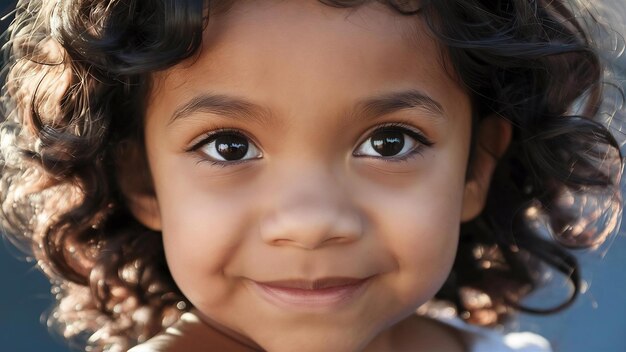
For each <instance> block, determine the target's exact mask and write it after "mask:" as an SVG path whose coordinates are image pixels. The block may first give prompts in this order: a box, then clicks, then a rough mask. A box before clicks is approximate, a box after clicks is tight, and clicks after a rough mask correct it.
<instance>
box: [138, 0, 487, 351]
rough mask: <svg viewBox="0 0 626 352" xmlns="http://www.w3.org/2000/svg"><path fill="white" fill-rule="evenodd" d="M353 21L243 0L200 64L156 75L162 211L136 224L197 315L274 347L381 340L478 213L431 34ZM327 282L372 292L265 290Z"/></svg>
mask: <svg viewBox="0 0 626 352" xmlns="http://www.w3.org/2000/svg"><path fill="white" fill-rule="evenodd" d="M351 11H354V9H351V10H339V9H335V8H331V7H327V6H324V5H322V4H319V3H317V2H316V1H307V2H303V1H297V2H296V1H293V2H292V1H282V2H257V1H254V2H243V3H241V2H240V3H238V4H236V5H235V7H234V8H233V9H232V10H231V12H230V13H229V14H228V15H219V16H212V17H211V20H210V24H209V26H208V28H207V31H206V33H205V37H204V43H203V50H202V52H201V54H200V55H199V57H197V59H196V58H194V59H192V60H189V61H187V62H185V63H183V64H180V65H178V66H176V67H174V68H173V69H170V70H168V71H166V72H162V73H159V74H156V75H155V77H154V79H155V84H154V88H153V91H152V94H151V97H150V101H149V106H148V109H147V119H146V125H145V135H146V143H147V153H148V158H149V165H150V169H151V173H152V176H153V178H154V185H155V189H156V196H157V197H156V199H157V202H158V212H157V211H156V210H155V211H154V212H150V211H149V210H148V211H147V212H146V211H145V210H144V211H143V212H142V211H139V210H138V211H136V213H137V214H139V215H138V217H139V218H140V219H141V220H142V221H143V222H144V223H146V224H148V225H149V226H151V227H153V228H157V229H161V230H162V232H163V239H164V246H165V252H166V256H167V261H168V265H169V268H170V270H171V272H172V275H173V277H174V279H175V281H176V283H177V284H178V285H179V287H180V289H181V290H182V292H183V293H184V294H185V296H186V297H187V298H188V299H189V300H190V301H191V303H192V304H193V305H194V306H195V307H196V308H197V309H198V310H199V312H200V313H202V316H203V318H204V319H205V320H206V321H207V322H208V323H210V324H213V325H215V326H217V327H219V328H220V329H222V330H223V331H227V332H228V333H230V334H232V335H236V336H239V337H241V338H242V339H249V340H252V341H254V342H256V343H257V344H259V345H260V346H262V347H263V348H265V349H268V350H276V351H278V350H307V349H309V350H336V351H338V350H354V349H357V348H362V347H364V346H365V344H367V343H368V342H369V341H371V340H372V339H373V338H374V337H376V336H377V335H379V334H380V336H384V334H381V332H384V331H386V329H387V328H388V327H389V326H391V325H392V324H393V323H395V322H397V321H399V320H400V319H402V318H404V317H406V316H408V315H409V314H411V313H412V312H413V311H414V310H415V309H416V307H418V306H419V305H421V304H422V303H424V302H425V301H427V300H428V299H430V298H431V297H432V296H433V295H434V294H435V293H436V291H437V290H438V289H439V288H440V286H441V285H442V283H443V281H444V280H445V278H446V277H447V275H448V273H449V270H450V268H451V265H452V263H453V260H454V257H455V252H456V247H457V240H458V235H459V224H460V223H461V222H462V221H463V220H464V218H467V217H470V216H471V214H470V215H468V214H469V211H468V210H467V209H468V208H472V207H475V204H474V203H476V202H478V200H476V199H475V198H478V197H475V196H474V195H473V194H470V195H469V196H468V195H464V194H467V192H466V188H467V187H466V185H467V184H468V183H467V182H466V169H467V161H468V153H469V149H470V148H469V145H470V125H471V117H470V101H469V98H468V96H467V94H466V93H465V92H464V91H463V90H462V89H461V88H460V87H459V86H458V84H457V83H456V82H455V81H454V80H452V79H451V78H450V77H449V76H448V75H447V74H446V73H445V71H444V69H443V64H442V63H441V62H440V58H441V56H440V50H439V48H438V47H437V46H436V44H435V42H434V41H433V39H432V38H431V37H429V36H428V35H427V34H426V32H425V29H424V24H423V21H422V20H421V19H420V18H419V17H415V16H412V17H402V16H400V15H397V14H395V13H393V12H392V11H391V10H388V9H386V8H384V7H383V6H381V5H379V4H372V5H367V6H364V7H361V8H359V9H357V10H356V11H355V12H354V13H352V12H351ZM381 126H382V127H385V126H386V127H385V128H383V129H382V130H380V127H381ZM218 129H225V130H227V132H224V131H222V132H220V133H222V134H221V135H220V137H219V138H217V139H215V138H213V140H212V139H211V138H209V139H208V141H206V143H204V144H202V141H203V140H206V138H207V134H211V133H213V132H215V131H216V130H218ZM377 130H378V131H377ZM228 131H231V132H230V134H229V132H228ZM232 131H236V133H235V134H233V133H232ZM402 143H404V145H402ZM246 146H247V150H246ZM219 158H222V160H223V159H224V158H227V160H233V161H230V162H229V163H228V164H219V165H214V164H212V162H211V160H219ZM237 160H239V162H238V161H237ZM241 160H245V161H243V162H241ZM146 204H147V203H146ZM148 208H149V206H148ZM155 209H156V208H155ZM474 215H475V214H474ZM329 277H340V278H354V279H364V278H367V280H365V281H363V282H360V283H358V284H352V285H348V286H343V288H342V287H339V288H337V287H335V289H326V290H314V291H309V294H308V295H307V294H304V293H303V291H298V290H288V289H276V290H274V291H271V290H270V291H269V293H268V291H264V288H263V287H265V288H268V286H263V285H259V284H260V283H263V282H265V283H267V282H272V281H282V280H303V281H304V282H305V283H310V282H312V281H315V280H318V279H323V278H329ZM331 283H332V282H331ZM342 283H343V284H345V283H346V282H342V281H338V282H335V283H334V285H335V286H336V285H339V284H342ZM288 285H289V284H285V283H279V284H277V286H288ZM272 292H273V294H272Z"/></svg>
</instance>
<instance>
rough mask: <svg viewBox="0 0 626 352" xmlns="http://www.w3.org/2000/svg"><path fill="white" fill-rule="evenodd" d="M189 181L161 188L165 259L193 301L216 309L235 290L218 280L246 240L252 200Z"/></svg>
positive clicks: (239, 193)
mask: <svg viewBox="0 0 626 352" xmlns="http://www.w3.org/2000/svg"><path fill="white" fill-rule="evenodd" d="M169 180H170V181H171V179H169ZM191 180H193V178H186V179H185V182H181V183H175V182H169V181H168V183H167V184H168V185H169V184H172V183H173V184H177V186H176V187H168V186H167V185H165V184H164V185H162V186H163V187H158V189H159V194H158V196H159V201H160V204H161V220H162V226H163V228H162V232H163V241H164V248H165V254H166V258H167V263H168V266H169V268H170V271H171V273H172V276H173V277H174V280H175V281H176V283H177V284H178V286H179V287H180V289H181V290H182V291H183V293H184V294H185V295H186V296H187V297H188V298H189V299H191V300H192V301H194V300H196V298H198V299H201V300H202V301H204V302H205V303H208V304H217V303H219V302H220V301H221V300H223V299H225V298H226V297H228V295H229V293H230V292H231V290H232V287H230V286H229V285H228V282H225V281H223V280H220V277H221V275H222V273H223V270H224V268H225V267H226V266H227V264H228V263H229V260H230V258H231V257H232V256H233V255H234V254H235V253H237V251H238V249H239V246H240V245H241V243H242V242H243V238H245V237H246V236H247V234H246V231H247V230H249V226H248V224H247V221H246V219H245V218H246V214H247V213H248V212H249V209H248V207H247V206H246V205H247V204H249V202H248V201H246V199H250V195H246V194H244V193H242V192H230V193H229V194H228V196H226V195H225V194H220V192H219V191H216V190H215V189H213V190H212V191H208V190H207V191H203V185H202V184H201V183H202V179H200V180H199V181H198V182H193V181H191ZM204 181H205V182H206V180H204ZM207 292H212V295H206V293H207ZM207 300H212V301H213V302H207ZM196 301H197V300H196Z"/></svg>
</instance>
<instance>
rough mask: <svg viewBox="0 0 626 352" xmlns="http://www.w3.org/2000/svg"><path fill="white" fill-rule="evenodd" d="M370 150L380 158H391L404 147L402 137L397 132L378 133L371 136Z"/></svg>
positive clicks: (401, 134)
mask: <svg viewBox="0 0 626 352" xmlns="http://www.w3.org/2000/svg"><path fill="white" fill-rule="evenodd" d="M371 144H372V148H374V150H375V151H376V152H377V153H378V154H380V155H382V156H393V155H396V154H398V153H400V151H402V148H403V147H404V137H403V133H402V132H398V131H379V132H376V133H374V134H373V135H372V139H371Z"/></svg>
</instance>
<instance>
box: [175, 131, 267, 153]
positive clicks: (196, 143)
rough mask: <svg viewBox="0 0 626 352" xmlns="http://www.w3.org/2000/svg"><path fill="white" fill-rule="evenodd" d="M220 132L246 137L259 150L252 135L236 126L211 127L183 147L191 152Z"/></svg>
mask: <svg viewBox="0 0 626 352" xmlns="http://www.w3.org/2000/svg"><path fill="white" fill-rule="evenodd" d="M222 133H231V134H235V135H239V136H242V137H245V138H247V139H248V140H249V141H250V142H251V143H253V144H254V145H255V146H256V147H257V148H258V149H259V150H260V151H261V152H262V150H261V148H260V147H259V143H257V142H256V140H255V139H254V138H252V137H250V135H248V133H246V132H245V131H242V130H240V129H238V128H215V129H211V130H210V131H208V132H204V133H203V134H202V135H201V136H199V137H197V138H195V139H194V140H193V141H191V143H190V144H191V145H190V146H189V147H187V148H185V151H186V152H193V151H196V150H198V149H200V148H202V147H203V146H205V145H206V144H207V143H208V142H209V140H210V139H211V138H212V137H214V136H215V135H218V134H222Z"/></svg>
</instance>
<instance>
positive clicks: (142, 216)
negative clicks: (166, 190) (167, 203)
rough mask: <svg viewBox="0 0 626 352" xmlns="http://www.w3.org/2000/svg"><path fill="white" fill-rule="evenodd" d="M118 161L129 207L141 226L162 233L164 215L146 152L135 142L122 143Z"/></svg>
mask: <svg viewBox="0 0 626 352" xmlns="http://www.w3.org/2000/svg"><path fill="white" fill-rule="evenodd" d="M115 159H116V167H117V181H118V184H119V186H120V189H121V191H122V193H123V195H124V198H125V200H126V206H127V207H128V209H129V210H130V212H131V213H132V214H133V216H134V217H135V219H137V221H139V222H140V223H141V224H143V225H144V226H146V227H147V228H149V229H151V230H154V231H161V211H160V208H159V202H158V200H157V197H156V193H155V191H154V186H153V183H152V175H151V174H150V166H149V165H148V159H147V157H146V153H145V151H144V148H143V147H142V146H141V145H140V144H139V143H136V142H130V141H125V142H122V143H120V145H119V146H118V148H117V151H116V158H115Z"/></svg>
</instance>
